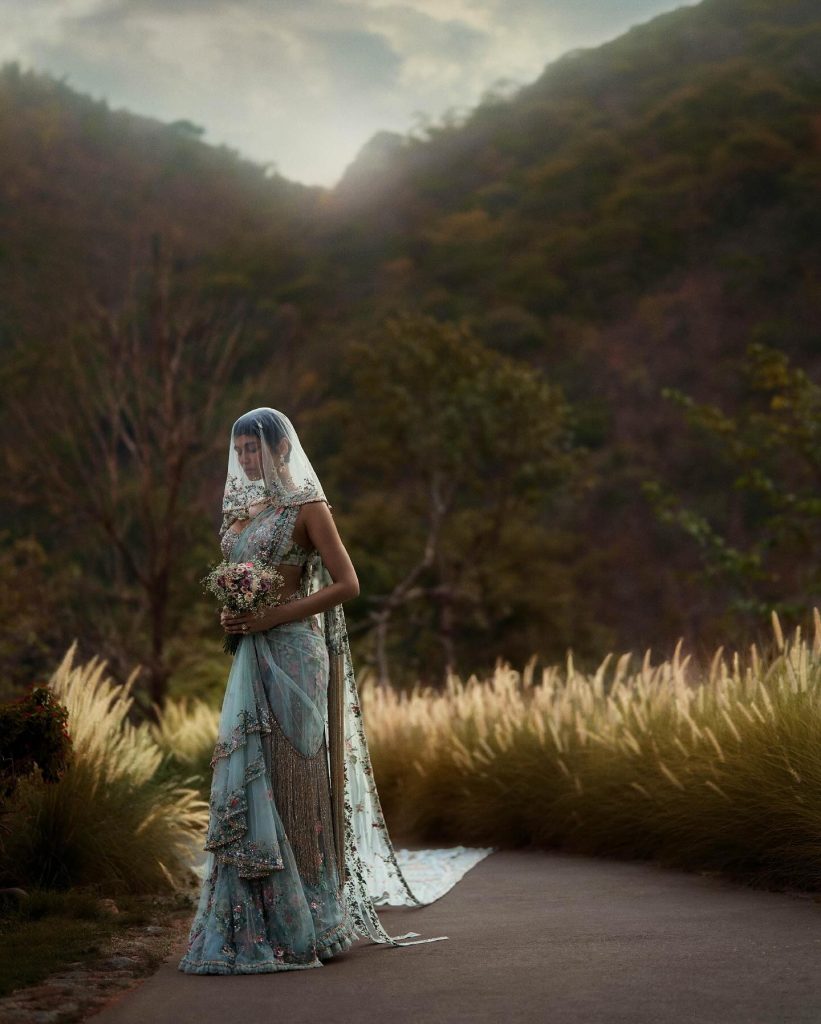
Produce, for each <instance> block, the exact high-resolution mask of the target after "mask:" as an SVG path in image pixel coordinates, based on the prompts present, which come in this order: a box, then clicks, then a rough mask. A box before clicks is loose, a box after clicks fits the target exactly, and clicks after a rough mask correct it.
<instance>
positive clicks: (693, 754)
mask: <svg viewBox="0 0 821 1024" xmlns="http://www.w3.org/2000/svg"><path fill="white" fill-rule="evenodd" d="M773 631H774V644H773V649H772V652H771V653H769V654H766V655H765V654H763V653H762V652H761V651H760V650H759V649H757V648H756V647H755V646H752V647H751V648H750V649H749V651H747V652H745V653H744V654H743V655H742V654H741V653H738V652H734V653H728V654H725V652H724V649H723V648H719V650H717V651H716V652H715V656H714V657H713V659H712V662H711V664H710V665H709V666H705V667H704V668H702V669H699V668H697V667H695V666H693V664H692V663H691V658H690V656H689V655H688V656H686V657H682V650H681V643H679V644H678V645H677V647H676V649H675V652H674V654H673V657H672V659H671V660H668V661H664V662H662V663H661V664H659V665H656V666H653V665H651V663H650V656H649V652H648V654H647V655H645V657H644V660H643V662H642V664H641V666H640V667H638V668H637V669H631V668H630V667H629V666H630V661H631V656H630V655H623V656H622V657H620V658H614V657H613V656H612V655H608V656H607V657H606V658H605V659H604V661H603V662H602V663H601V665H600V666H599V667H598V669H597V670H596V671H595V672H594V673H592V674H584V673H581V672H579V671H577V670H576V669H575V667H574V665H573V661H572V658H571V657H569V658H568V660H567V663H566V665H564V666H563V667H561V668H560V667H551V668H548V669H545V670H544V671H543V672H542V674H541V678H540V679H538V680H537V679H536V678H535V672H534V664H535V659H531V661H530V662H529V663H528V665H527V666H526V668H525V670H524V672H523V673H519V672H517V671H514V670H513V669H512V668H511V667H510V666H509V665H508V664H506V663H504V662H501V661H500V662H498V663H497V666H496V670H495V672H494V674H493V676H492V677H491V678H489V679H487V680H484V681H481V680H479V679H477V678H476V677H475V676H471V677H470V678H469V679H468V680H467V681H466V682H463V681H462V680H461V679H459V677H457V676H451V677H450V679H449V680H448V683H447V686H446V688H445V689H444V691H443V692H437V691H433V690H431V689H430V688H419V687H416V688H414V689H413V690H412V691H410V692H409V693H398V692H395V691H393V690H390V689H382V688H378V687H376V686H375V685H373V683H372V681H371V680H370V679H367V680H365V681H364V682H362V683H361V684H360V691H361V693H360V696H361V702H362V708H363V715H364V717H365V720H366V725H367V732H368V737H369V742H370V747H371V753H372V757H373V763H374V773H375V776H376V778H377V781H378V785H379V792H380V796H381V799H382V805H383V809H384V811H385V814H386V817H387V818H388V820H389V823H390V824H391V826H392V828H394V829H396V830H397V831H398V832H399V833H401V834H402V835H403V836H405V835H413V836H414V837H415V838H417V839H419V840H420V841H435V842H443V841H444V842H447V841H450V842H454V843H476V844H493V845H497V846H502V847H521V846H532V847H540V848H546V849H563V850H567V851H574V852H579V853H586V854H599V855H609V856H617V857H626V858H651V859H654V860H656V861H658V862H659V863H661V864H664V865H668V866H672V867H680V868H684V869H693V870H695V869H700V870H714V871H721V872H724V873H725V874H726V875H728V876H731V877H732V876H736V877H738V878H739V879H743V880H745V881H748V882H750V883H752V884H760V885H763V886H769V887H773V888H781V887H793V888H799V889H805V890H816V889H818V888H819V887H820V886H821V618H819V613H818V610H817V609H816V610H815V612H814V637H813V639H812V641H807V640H806V639H804V638H803V637H802V635H801V630H800V629H797V630H796V631H795V634H794V635H793V636H792V637H791V638H790V639H789V640H785V638H784V636H783V635H782V632H781V627H780V624H779V621H778V618H777V616H775V615H773Z"/></svg>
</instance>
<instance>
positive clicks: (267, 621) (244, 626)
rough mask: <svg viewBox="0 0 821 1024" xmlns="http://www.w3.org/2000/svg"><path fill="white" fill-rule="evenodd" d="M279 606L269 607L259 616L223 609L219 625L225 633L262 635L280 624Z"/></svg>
mask: <svg viewBox="0 0 821 1024" xmlns="http://www.w3.org/2000/svg"><path fill="white" fill-rule="evenodd" d="M281 621H282V620H281V619H280V617H279V606H278V605H271V607H269V608H266V609H265V610H264V611H263V613H262V614H261V615H254V614H253V613H252V612H229V611H226V610H225V609H224V608H223V610H222V611H221V612H220V623H221V625H222V628H223V629H224V630H225V632H226V633H240V634H244V633H264V632H265V630H267V629H273V627H274V626H279V625H280V623H281Z"/></svg>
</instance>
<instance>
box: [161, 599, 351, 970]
mask: <svg viewBox="0 0 821 1024" xmlns="http://www.w3.org/2000/svg"><path fill="white" fill-rule="evenodd" d="M327 693H328V652H327V647H326V645H325V638H324V634H323V631H322V628H321V626H320V625H319V619H318V617H315V616H312V617H311V618H309V619H306V620H303V621H300V622H288V623H284V624H283V625H281V626H276V627H275V628H274V629H272V630H269V631H268V632H266V633H252V634H249V635H248V636H246V637H243V638H242V640H241V641H240V645H239V648H238V650H237V653H236V655H235V656H234V661H233V664H232V667H231V672H230V674H229V677H228V686H227V688H226V694H225V699H224V702H223V708H222V713H221V716H220V726H219V736H218V741H217V745H216V748H215V750H214V757H213V760H212V767H213V770H214V775H213V781H212V789H211V819H210V825H209V831H208V837H207V840H206V845H205V849H206V850H207V851H208V854H207V859H206V864H205V874H204V879H203V884H202V890H201V893H200V898H199V902H198V905H197V910H196V913H195V916H194V921H193V924H192V926H191V930H190V934H189V940H188V948H187V950H186V953H185V955H184V956H183V958H182V960H181V961H180V964H179V969H180V970H181V971H184V972H186V973H190V974H253V973H260V972H270V971H284V970H300V969H304V968H308V967H321V966H322V961H324V960H328V959H330V958H331V957H332V956H335V955H337V954H339V953H342V952H344V951H345V950H346V949H348V948H349V947H350V946H351V945H352V943H353V942H354V941H355V939H356V938H357V937H358V935H359V933H358V931H357V929H356V927H355V925H354V923H353V921H352V919H351V917H350V914H349V911H348V909H347V906H346V900H345V893H344V887H343V886H342V885H340V879H339V871H338V867H337V862H336V855H335V852H334V850H335V846H334V835H333V824H332V817H331V803H330V784H329V775H328V757H327V747H326V739H325V727H326V721H327Z"/></svg>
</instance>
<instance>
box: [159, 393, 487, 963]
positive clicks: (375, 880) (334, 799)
mask: <svg viewBox="0 0 821 1024" xmlns="http://www.w3.org/2000/svg"><path fill="white" fill-rule="evenodd" d="M222 510H223V520H222V528H221V530H220V538H221V547H222V551H223V554H224V556H225V558H226V559H227V560H230V561H254V562H262V563H265V564H267V565H270V566H275V567H276V568H277V570H278V571H279V572H280V573H281V574H282V576H283V577H284V580H285V584H284V587H283V591H282V595H281V597H280V603H278V604H277V605H276V606H274V607H272V608H269V609H267V610H266V611H265V613H264V614H263V615H262V616H260V617H259V618H255V617H253V616H252V615H250V614H239V615H234V614H228V613H226V612H223V613H222V616H221V622H222V625H223V627H224V629H225V630H226V631H227V632H229V633H236V634H238V635H239V636H240V638H241V639H240V643H239V647H238V648H237V651H236V654H235V655H234V660H233V664H232V667H231V671H230V674H229V677H228V685H227V689H226V693H225V698H224V702H223V706H222V712H221V715H220V723H219V736H218V741H217V745H216V748H215V750H214V756H213V759H212V762H211V764H212V767H213V770H214V774H213V781H212V787H211V816H210V823H209V829H208V836H207V839H206V844H205V849H206V850H207V851H208V854H207V859H206V863H205V873H204V880H203V885H202V891H201V893H200V899H199V903H198V907H197V911H196V914H195V917H194V921H193V924H192V926H191V931H190V935H189V942H188V949H187V951H186V953H185V955H184V956H183V958H182V960H181V961H180V964H179V968H180V970H181V971H185V972H187V973H192V974H250V973H257V972H266V971H284V970H300V969H303V968H308V967H321V966H322V961H323V960H328V959H330V958H331V957H332V956H335V955H336V954H338V953H341V952H343V951H344V950H346V949H347V948H348V947H349V946H351V944H352V943H353V942H354V940H355V939H356V938H357V937H358V936H369V937H370V938H371V939H372V940H373V941H374V942H383V943H390V944H391V945H413V944H414V943H407V942H401V941H399V940H401V939H407V938H410V937H412V936H416V935H418V932H408V933H407V934H405V935H398V936H389V935H388V934H387V933H386V932H385V930H384V928H383V927H382V925H381V923H380V921H379V918H378V916H377V913H376V910H375V902H381V903H386V902H388V903H395V904H396V903H398V904H402V903H404V904H410V905H422V904H423V902H430V900H427V901H426V900H425V899H423V898H421V897H420V896H417V895H416V894H415V893H414V892H412V891H411V889H410V887H409V885H408V883H407V880H406V879H405V877H404V875H403V873H402V871H401V869H400V868H399V865H398V864H397V861H396V857H395V854H394V850H393V846H392V845H391V841H390V838H389V836H388V831H387V828H386V826H385V821H384V818H383V816H382V811H381V807H380V804H379V797H378V795H377V792H376V787H375V785H374V782H373V776H372V773H371V763H370V757H369V754H368V747H367V743H366V741H365V735H364V732H363V729H362V722H361V718H360V714H359V705H358V698H357V692H356V684H355V679H354V673H353V667H352V664H351V659H350V650H349V647H348V638H347V633H346V630H345V616H344V614H343V612H342V608H341V603H342V602H343V601H345V600H347V599H349V598H352V597H355V596H356V595H357V594H358V593H359V582H358V580H357V576H356V572H355V570H354V567H353V565H352V563H351V560H350V558H349V556H348V553H347V551H346V550H345V547H344V545H343V544H342V541H341V540H340V537H339V534H338V533H337V530H336V526H335V524H334V520H333V518H332V516H331V511H330V510H331V506H330V505H329V504H328V502H327V499H326V497H325V495H324V493H323V491H322V487H321V485H320V483H319V480H318V478H317V476H316V474H315V473H314V471H313V468H312V466H311V464H310V462H309V461H308V458H307V456H306V455H305V452H304V451H303V449H302V445H301V444H300V443H299V439H298V437H297V435H296V431H295V430H294V428H293V425H292V424H291V422H290V420H289V419H288V417H287V416H285V415H283V414H282V413H280V412H277V411H276V410H275V409H268V408H261V409H254V410H252V411H251V412H249V413H246V414H245V415H244V416H242V417H240V419H238V420H237V422H236V423H235V424H234V426H233V428H232V431H231V442H230V446H229V452H228V476H227V480H226V485H225V494H224V498H223V506H222ZM329 772H330V777H329ZM488 852H489V851H488ZM454 880H455V879H454ZM438 895H441V892H439V893H438ZM444 938H447V936H444V935H443V936H437V937H436V938H431V939H419V940H417V941H420V942H435V941H438V940H439V939H444Z"/></svg>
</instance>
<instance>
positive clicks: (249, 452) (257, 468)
mask: <svg viewBox="0 0 821 1024" xmlns="http://www.w3.org/2000/svg"><path fill="white" fill-rule="evenodd" d="M234 451H236V453H237V458H238V459H239V464H240V466H242V468H243V471H244V472H245V475H246V476H247V477H248V479H249V480H259V479H260V478H261V477H262V441H261V440H260V439H259V438H258V437H254V435H253V434H238V435H237V436H236V437H235V438H234Z"/></svg>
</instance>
